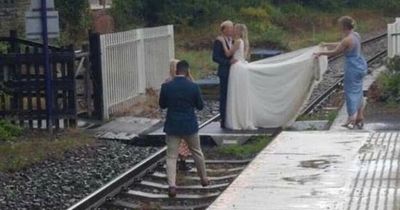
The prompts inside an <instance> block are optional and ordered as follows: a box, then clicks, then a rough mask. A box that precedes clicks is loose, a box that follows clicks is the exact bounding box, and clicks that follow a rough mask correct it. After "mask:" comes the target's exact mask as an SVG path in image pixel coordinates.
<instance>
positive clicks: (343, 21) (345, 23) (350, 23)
mask: <svg viewBox="0 0 400 210" xmlns="http://www.w3.org/2000/svg"><path fill="white" fill-rule="evenodd" d="M339 23H340V25H341V26H342V27H343V28H345V29H348V30H351V29H354V28H355V27H356V21H355V20H354V19H353V18H352V17H350V16H342V17H340V18H339Z"/></svg>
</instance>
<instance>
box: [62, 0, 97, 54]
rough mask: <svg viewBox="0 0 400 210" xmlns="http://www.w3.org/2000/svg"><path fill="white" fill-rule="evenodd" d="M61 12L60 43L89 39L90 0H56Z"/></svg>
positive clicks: (65, 43) (72, 42)
mask: <svg viewBox="0 0 400 210" xmlns="http://www.w3.org/2000/svg"><path fill="white" fill-rule="evenodd" d="M54 3H55V6H56V8H57V10H58V12H59V14H60V31H61V34H60V38H59V39H58V43H57V44H58V45H61V46H65V45H70V44H76V43H81V42H82V41H83V40H86V39H87V34H88V31H89V29H90V8H89V1H65V0H55V1H54Z"/></svg>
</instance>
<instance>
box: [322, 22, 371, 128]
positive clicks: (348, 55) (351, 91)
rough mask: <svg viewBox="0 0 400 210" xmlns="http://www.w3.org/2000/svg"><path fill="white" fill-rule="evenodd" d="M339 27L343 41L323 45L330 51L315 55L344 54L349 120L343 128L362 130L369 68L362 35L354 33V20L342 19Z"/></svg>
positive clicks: (345, 90)
mask: <svg viewBox="0 0 400 210" xmlns="http://www.w3.org/2000/svg"><path fill="white" fill-rule="evenodd" d="M339 25H340V29H341V31H342V33H343V36H344V38H343V40H342V41H341V42H338V43H322V44H321V45H322V46H323V47H327V48H328V50H327V51H321V52H318V53H316V54H315V55H316V57H319V56H321V55H326V56H335V55H339V54H342V53H344V56H345V67H344V94H345V99H346V108H347V113H348V119H347V122H346V123H345V124H344V125H343V126H345V127H347V128H350V129H352V128H354V126H357V127H358V128H360V129H362V127H363V126H364V104H363V102H364V99H363V78H364V76H365V75H366V73H367V70H368V66H367V62H366V61H365V59H364V57H363V55H362V53H361V38H360V35H359V34H358V33H357V32H355V31H354V27H355V21H354V20H353V18H351V17H349V16H344V17H341V18H340V19H339ZM332 48H333V49H332ZM329 49H332V50H329Z"/></svg>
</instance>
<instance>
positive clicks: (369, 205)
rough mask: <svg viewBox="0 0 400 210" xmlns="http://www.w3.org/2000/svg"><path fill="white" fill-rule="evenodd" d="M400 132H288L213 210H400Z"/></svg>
mask: <svg viewBox="0 0 400 210" xmlns="http://www.w3.org/2000/svg"><path fill="white" fill-rule="evenodd" d="M399 139H400V136H399V132H390V131H380V132H366V131H359V132H354V131H352V132H350V131H315V132H311V131H310V132H283V133H281V134H280V135H279V136H278V137H277V138H276V139H275V140H274V141H273V142H272V143H271V145H269V146H268V147H267V148H266V149H264V150H263V151H262V152H261V153H260V154H259V155H258V156H257V157H256V158H255V159H254V160H253V161H252V162H251V163H250V164H249V166H248V167H247V168H246V169H245V171H244V172H243V173H242V174H241V175H240V176H239V177H238V178H237V179H236V180H235V181H234V182H233V183H232V184H231V186H230V187H229V188H228V189H227V190H226V191H225V192H224V193H223V194H222V195H221V196H220V197H219V198H218V199H217V200H216V201H215V202H214V203H213V204H212V205H211V206H210V207H209V209H210V210H220V209H221V210H222V209H223V210H225V209H245V210H247V209H251V210H257V209H260V210H291V209H293V210H297V209H301V210H317V209H321V210H322V209H324V210H327V209H329V210H334V209H346V210H350V209H388V210H389V209H390V210H392V209H393V210H396V209H400V205H399V204H400V192H398V189H399V186H400V167H398V161H399V159H400V142H399Z"/></svg>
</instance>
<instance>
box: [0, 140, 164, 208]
mask: <svg viewBox="0 0 400 210" xmlns="http://www.w3.org/2000/svg"><path fill="white" fill-rule="evenodd" d="M157 149H158V148H155V147H137V146H132V145H126V144H122V143H120V142H112V141H96V143H95V145H91V146H86V147H84V148H80V149H77V150H74V151H71V152H67V153H66V154H65V155H64V157H63V158H62V159H59V160H46V161H44V162H42V163H40V164H37V165H34V166H32V167H30V168H28V169H25V170H23V171H20V172H17V173H14V174H5V173H0V180H1V182H0V209H4V210H5V209H13V210H14V209H66V208H68V207H70V206H71V205H73V204H74V203H76V202H78V201H79V200H81V199H83V198H84V197H85V196H87V195H89V194H90V193H92V192H94V191H95V190H97V189H98V188H100V187H101V186H103V185H104V184H106V183H107V182H109V181H111V180H112V179H113V178H115V177H117V176H118V175H120V174H122V173H123V172H125V171H126V170H128V169H129V168H131V167H133V166H134V165H135V164H137V163H138V162H140V161H141V160H143V159H145V158H146V157H148V156H149V155H151V154H152V153H154V152H156V151H157Z"/></svg>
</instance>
